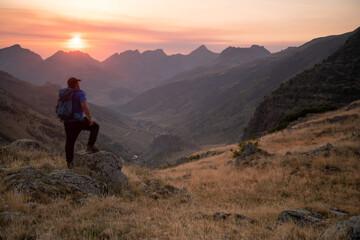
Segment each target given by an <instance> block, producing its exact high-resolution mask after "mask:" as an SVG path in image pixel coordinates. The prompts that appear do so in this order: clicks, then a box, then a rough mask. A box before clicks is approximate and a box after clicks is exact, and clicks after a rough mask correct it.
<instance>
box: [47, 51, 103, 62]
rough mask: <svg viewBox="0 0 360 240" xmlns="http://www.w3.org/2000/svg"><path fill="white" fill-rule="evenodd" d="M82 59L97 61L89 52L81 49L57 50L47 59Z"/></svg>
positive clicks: (84, 60) (83, 60)
mask: <svg viewBox="0 0 360 240" xmlns="http://www.w3.org/2000/svg"><path fill="white" fill-rule="evenodd" d="M54 60H55V61H69V60H75V61H82V62H87V63H95V62H98V61H97V60H95V59H93V58H92V57H91V56H90V55H89V54H88V53H84V52H81V51H79V50H75V51H70V52H64V51H62V50H59V51H57V52H56V53H55V54H54V55H52V56H50V57H48V58H47V59H46V60H45V61H54Z"/></svg>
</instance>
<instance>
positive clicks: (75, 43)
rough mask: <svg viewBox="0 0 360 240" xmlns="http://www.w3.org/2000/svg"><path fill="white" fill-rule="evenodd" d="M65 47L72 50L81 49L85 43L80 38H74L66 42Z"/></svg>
mask: <svg viewBox="0 0 360 240" xmlns="http://www.w3.org/2000/svg"><path fill="white" fill-rule="evenodd" d="M67 47H68V48H72V49H81V48H84V47H85V43H84V40H83V39H82V38H81V37H80V36H74V37H73V38H71V39H70V40H69V41H68V44H67Z"/></svg>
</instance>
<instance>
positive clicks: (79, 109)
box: [64, 77, 99, 169]
mask: <svg viewBox="0 0 360 240" xmlns="http://www.w3.org/2000/svg"><path fill="white" fill-rule="evenodd" d="M80 81H81V80H80V79H77V78H74V77H71V78H69V80H68V81H67V85H68V88H72V89H76V91H75V93H74V96H73V100H72V107H73V115H72V118H71V119H69V120H64V126H65V133H66V144H65V152H66V162H67V166H68V168H69V169H72V168H73V167H74V164H73V159H74V145H75V141H76V139H77V137H78V136H79V134H80V132H81V130H88V131H90V136H89V141H88V144H87V148H86V151H87V152H88V153H95V152H98V151H99V149H98V148H97V147H96V146H95V142H96V138H97V135H98V132H99V125H98V124H97V123H96V122H94V121H93V120H92V118H91V115H90V111H89V109H88V107H87V105H86V97H85V93H84V92H83V91H82V90H80ZM83 113H85V115H86V116H87V117H85V118H83Z"/></svg>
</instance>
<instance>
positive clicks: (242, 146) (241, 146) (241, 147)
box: [233, 140, 259, 158]
mask: <svg viewBox="0 0 360 240" xmlns="http://www.w3.org/2000/svg"><path fill="white" fill-rule="evenodd" d="M245 145H255V146H258V145H259V142H258V141H252V140H249V141H243V142H239V144H238V146H239V150H235V151H233V158H237V157H239V156H240V155H241V154H242V153H243V152H244V150H245Z"/></svg>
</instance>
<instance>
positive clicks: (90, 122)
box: [89, 118, 94, 126]
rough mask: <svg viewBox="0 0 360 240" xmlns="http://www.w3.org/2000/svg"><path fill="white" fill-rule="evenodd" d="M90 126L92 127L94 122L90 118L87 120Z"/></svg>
mask: <svg viewBox="0 0 360 240" xmlns="http://www.w3.org/2000/svg"><path fill="white" fill-rule="evenodd" d="M92 125H94V121H93V120H92V119H91V118H90V119H89V126H92Z"/></svg>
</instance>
